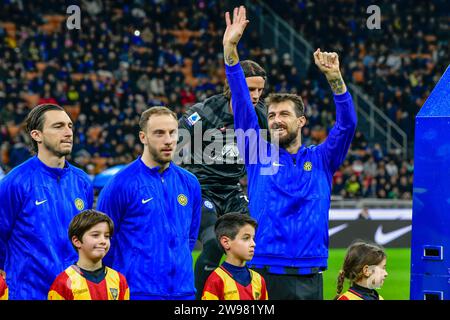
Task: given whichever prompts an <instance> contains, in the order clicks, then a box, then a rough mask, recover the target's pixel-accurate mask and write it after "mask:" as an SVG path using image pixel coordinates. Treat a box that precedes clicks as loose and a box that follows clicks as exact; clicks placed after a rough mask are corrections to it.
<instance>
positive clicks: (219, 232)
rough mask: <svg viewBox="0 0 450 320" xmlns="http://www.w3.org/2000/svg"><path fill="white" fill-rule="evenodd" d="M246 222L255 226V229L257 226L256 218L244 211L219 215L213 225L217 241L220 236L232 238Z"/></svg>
mask: <svg viewBox="0 0 450 320" xmlns="http://www.w3.org/2000/svg"><path fill="white" fill-rule="evenodd" d="M248 224H249V225H251V226H252V227H253V228H255V230H256V228H257V227H258V223H257V222H256V220H255V219H253V218H252V217H250V216H249V215H247V214H244V213H239V212H229V213H226V214H224V215H222V216H220V217H219V219H217V221H216V224H215V225H214V232H215V233H216V238H217V241H219V243H220V238H222V237H223V236H226V237H228V238H230V239H231V240H234V239H235V238H236V235H237V234H238V233H239V230H241V228H242V227H244V226H246V225H248ZM222 249H223V248H222Z"/></svg>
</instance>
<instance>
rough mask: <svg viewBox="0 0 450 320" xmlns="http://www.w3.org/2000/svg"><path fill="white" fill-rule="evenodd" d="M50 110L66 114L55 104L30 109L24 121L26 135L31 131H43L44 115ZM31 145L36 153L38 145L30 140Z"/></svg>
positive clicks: (45, 104)
mask: <svg viewBox="0 0 450 320" xmlns="http://www.w3.org/2000/svg"><path fill="white" fill-rule="evenodd" d="M51 110H57V111H64V112H66V110H64V108H63V107H61V106H58V105H57V104H53V103H44V104H40V105H38V106H36V107H34V108H33V109H31V111H30V113H29V114H28V116H27V118H26V119H25V124H26V127H25V130H26V132H27V133H28V134H30V133H31V131H33V130H39V131H42V129H44V122H45V113H46V112H47V111H51ZM66 113H67V112H66ZM67 115H68V116H69V114H67ZM69 118H70V116H69ZM31 144H32V147H33V151H34V152H36V153H37V152H38V144H37V142H36V141H35V140H34V139H33V138H31Z"/></svg>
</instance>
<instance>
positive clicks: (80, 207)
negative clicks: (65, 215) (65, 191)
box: [75, 198, 84, 211]
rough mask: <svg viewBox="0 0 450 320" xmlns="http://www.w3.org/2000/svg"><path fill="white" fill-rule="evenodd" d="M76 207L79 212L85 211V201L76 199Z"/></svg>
mask: <svg viewBox="0 0 450 320" xmlns="http://www.w3.org/2000/svg"><path fill="white" fill-rule="evenodd" d="M75 207H76V208H77V209H78V210H79V211H81V210H83V209H84V202H83V200H81V199H80V198H76V199H75Z"/></svg>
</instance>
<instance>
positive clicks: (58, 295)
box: [48, 265, 130, 300]
mask: <svg viewBox="0 0 450 320" xmlns="http://www.w3.org/2000/svg"><path fill="white" fill-rule="evenodd" d="M48 300H130V290H129V288H128V284H127V281H126V279H125V277H124V276H123V275H122V274H121V273H119V272H117V271H115V270H113V269H111V268H108V267H105V277H104V279H103V280H102V281H100V282H99V283H95V282H92V281H89V280H88V279H86V277H85V276H83V273H82V271H81V270H80V268H79V267H78V266H75V265H72V266H70V267H68V268H67V269H66V270H65V271H64V272H61V273H60V274H59V275H58V276H57V277H56V279H55V281H54V282H53V284H52V286H51V287H50V291H49V293H48Z"/></svg>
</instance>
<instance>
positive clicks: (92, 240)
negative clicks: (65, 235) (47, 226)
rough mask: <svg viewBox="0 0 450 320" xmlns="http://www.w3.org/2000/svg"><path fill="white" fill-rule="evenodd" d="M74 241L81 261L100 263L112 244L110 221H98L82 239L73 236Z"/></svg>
mask: <svg viewBox="0 0 450 320" xmlns="http://www.w3.org/2000/svg"><path fill="white" fill-rule="evenodd" d="M72 243H73V245H74V246H75V247H76V248H77V250H78V254H79V259H80V261H90V262H92V263H98V262H99V261H101V260H102V259H103V257H104V256H105V255H106V254H107V253H108V251H109V247H110V245H111V234H110V229H109V225H108V223H106V222H99V223H97V224H96V225H94V226H93V227H92V228H90V229H88V230H87V231H86V232H85V233H84V234H83V236H82V239H81V241H80V239H78V238H77V237H76V236H73V237H72Z"/></svg>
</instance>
